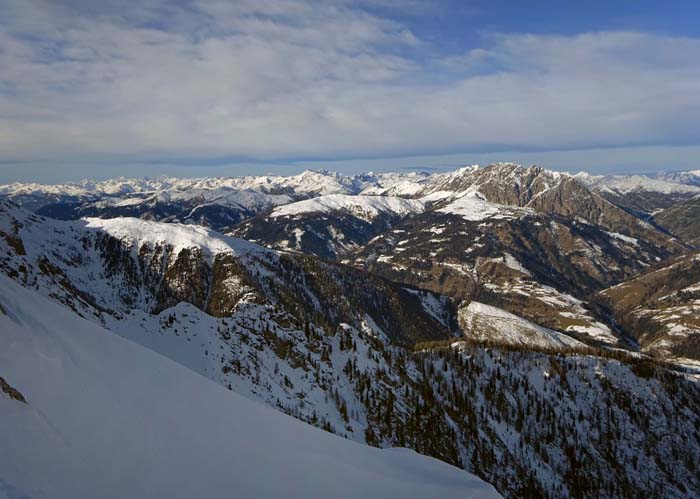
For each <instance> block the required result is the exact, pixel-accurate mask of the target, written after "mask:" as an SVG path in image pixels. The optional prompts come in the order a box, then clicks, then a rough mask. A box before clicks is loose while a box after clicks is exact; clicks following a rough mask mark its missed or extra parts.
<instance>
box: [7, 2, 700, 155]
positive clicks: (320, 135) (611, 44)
mask: <svg viewBox="0 0 700 499" xmlns="http://www.w3.org/2000/svg"><path fill="white" fill-rule="evenodd" d="M99 3H102V2H99ZM94 4H95V3H94V2H89V1H87V0H70V1H67V2H64V3H61V4H57V3H56V2H46V3H44V2H41V1H35V0H0V11H2V12H3V16H2V17H1V19H0V68H2V71H0V160H4V161H21V160H32V161H35V160H53V159H56V158H59V159H61V160H70V159H76V160H104V159H110V160H114V159H118V158H124V159H134V158H137V159H139V160H150V159H178V160H180V159H183V158H184V159H187V158H191V159H192V160H193V161H197V160H201V159H203V158H215V157H222V158H251V159H255V160H262V161H266V160H270V161H271V160H284V159H285V158H343V157H344V158H353V157H377V156H408V155H413V154H429V153H442V152H459V151H474V152H488V151H499V150H507V149H517V150H557V149H577V148H592V147H608V146H634V145H644V146H649V145H694V144H700V126H699V125H700V118H698V116H700V91H698V90H699V89H700V64H699V63H698V60H697V54H698V53H700V40H699V39H693V38H680V37H672V36H662V35H654V34H645V33H635V32H600V33H587V34H581V35H577V36H544V35H527V34H509V33H500V34H494V33H488V34H484V35H483V36H482V37H481V43H480V45H479V46H478V47H472V48H469V49H467V50H464V51H463V52H461V53H454V52H446V51H445V50H444V49H443V48H442V47H441V46H440V45H439V44H437V43H435V41H434V40H433V41H426V40H422V39H420V38H419V37H417V36H416V35H415V34H414V33H413V32H412V31H411V29H410V27H409V26H407V25H405V24H402V23H401V22H399V21H397V17H395V16H392V15H391V13H392V12H393V9H394V2H392V1H391V0H384V1H381V0H374V1H370V0H368V1H365V2H361V3H358V2H350V1H343V0H334V1H326V2H314V1H311V0H239V1H236V2H229V1H223V0H222V1H206V2H205V1H199V0H194V1H188V2H186V3H170V2H160V1H155V0H149V1H146V2H142V3H140V4H139V7H138V8H136V7H135V5H136V4H135V3H134V2H127V1H123V2H112V3H110V4H111V7H110V8H109V9H105V8H104V7H100V8H96V7H94ZM415 7H416V10H417V11H420V10H421V9H422V8H424V6H421V5H420V3H419V2H415ZM380 13H381V14H380Z"/></svg>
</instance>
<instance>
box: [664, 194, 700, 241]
mask: <svg viewBox="0 0 700 499" xmlns="http://www.w3.org/2000/svg"><path fill="white" fill-rule="evenodd" d="M654 221H655V222H656V223H657V224H659V225H660V226H662V227H663V228H665V229H666V230H668V231H669V232H671V233H673V234H675V235H677V236H678V237H679V238H681V239H682V240H683V241H685V242H686V243H688V244H690V245H691V246H694V247H696V248H698V247H700V197H695V198H693V199H690V200H688V201H685V202H682V203H678V204H675V205H673V206H670V207H668V208H666V209H665V210H662V211H661V212H659V213H658V214H656V215H655V216H654Z"/></svg>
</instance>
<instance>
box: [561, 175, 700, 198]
mask: <svg viewBox="0 0 700 499" xmlns="http://www.w3.org/2000/svg"><path fill="white" fill-rule="evenodd" d="M688 173H690V174H692V172H688ZM574 177H575V178H576V179H578V180H579V181H580V182H582V183H583V184H585V185H586V186H587V187H589V188H591V189H596V188H597V189H602V190H608V191H612V192H617V193H620V194H625V193H628V192H631V191H648V192H659V193H661V194H673V193H697V194H700V187H697V186H695V185H689V184H685V183H681V182H678V181H674V180H671V179H670V178H669V179H664V178H653V177H649V176H647V175H609V176H603V175H591V174H589V173H585V172H581V173H577V174H576V175H574Z"/></svg>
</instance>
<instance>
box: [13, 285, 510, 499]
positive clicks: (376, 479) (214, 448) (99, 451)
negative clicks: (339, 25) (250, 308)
mask: <svg viewBox="0 0 700 499" xmlns="http://www.w3.org/2000/svg"><path fill="white" fill-rule="evenodd" d="M0 303H1V304H2V308H1V309H0V310H2V312H1V313H0V324H1V326H2V327H0V341H2V344H3V348H2V349H0V366H2V367H1V368H0V369H2V376H3V377H4V378H5V379H6V380H8V382H9V383H11V384H12V385H13V386H14V387H15V388H16V389H18V390H19V391H20V392H21V393H22V394H23V395H24V397H25V398H26V400H27V403H26V404H24V403H22V402H18V401H16V400H12V399H10V398H8V397H6V396H4V395H3V396H0V413H1V414H2V422H3V424H2V425H1V426H0V447H1V448H2V449H3V452H2V453H0V497H7V498H15V497H32V498H34V499H38V498H42V497H52V498H63V497H65V498H76V497H103V498H109V497H115V498H123V497H132V498H139V497H171V498H175V497H183V498H184V497H188V498H189V497H207V498H215V497H233V496H235V497H281V496H284V497H288V498H295V497H300V498H301V497H304V498H312V497H363V498H371V497H389V496H393V497H421V498H422V497H440V498H443V497H461V498H464V497H473V498H487V497H498V494H497V493H496V492H495V491H494V489H493V488H492V487H491V486H489V485H488V484H486V483H484V482H482V481H481V480H479V479H477V478H475V477H474V476H472V475H470V474H468V473H466V472H463V471H461V470H459V469H457V468H454V467H451V466H448V465H446V464H444V463H441V462H439V461H437V460H435V459H431V458H427V457H422V456H419V455H417V454H415V453H413V452H411V451H408V450H405V449H401V450H378V449H375V448H371V447H366V446H362V445H358V444H355V443H352V442H349V441H347V440H344V439H342V438H339V437H335V436H333V435H330V434H328V433H325V432H322V431H320V430H317V429H315V428H312V427H311V426H307V425H305V424H303V423H300V422H298V421H296V420H294V419H292V418H290V417H287V416H284V415H282V414H280V413H278V412H276V411H274V410H273V409H271V408H268V407H265V406H263V405H260V404H257V403H254V402H251V401H249V400H246V399H244V398H242V397H240V396H238V395H236V394H233V393H230V392H228V391H226V390H225V389H223V388H221V387H219V386H217V385H216V384H214V383H211V382H209V381H207V380H205V379H204V378H201V377H199V376H198V375H196V374H194V373H192V372H191V371H189V370H187V369H185V368H183V367H181V366H179V365H177V364H175V363H173V362H172V361H170V360H167V359H165V358H164V357H161V356H159V355H157V354H155V353H152V352H150V351H148V350H145V349H142V348H141V347H138V346H137V345H135V344H133V343H130V342H128V341H126V340H123V339H121V338H119V337H117V336H114V335H111V334H109V333H108V332H106V331H105V330H103V329H101V328H99V327H98V326H96V325H94V324H93V323H90V322H88V321H85V320H82V319H79V318H77V317H76V316H75V315H73V314H72V313H71V312H69V311H68V310H66V309H64V308H62V307H60V306H58V305H56V304H54V303H52V302H50V301H49V300H47V299H44V298H42V297H40V296H38V295H37V294H35V293H33V292H31V291H29V290H26V289H24V288H21V287H20V286H18V285H17V284H15V283H13V282H12V281H10V280H9V279H7V278H6V277H4V276H3V277H0Z"/></svg>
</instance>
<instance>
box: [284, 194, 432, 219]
mask: <svg viewBox="0 0 700 499" xmlns="http://www.w3.org/2000/svg"><path fill="white" fill-rule="evenodd" d="M423 209H424V206H423V203H422V202H421V201H418V200H414V199H402V198H398V197H388V196H348V195H343V194H332V195H328V196H320V197H317V198H312V199H307V200H304V201H299V202H296V203H291V204H287V205H284V206H280V207H279V208H276V209H275V210H274V211H273V212H272V214H271V216H272V217H283V216H294V215H302V214H305V213H331V212H333V211H349V212H351V213H353V214H355V215H356V216H358V217H359V218H362V219H368V220H371V219H373V218H375V217H376V216H377V215H379V214H381V213H390V214H393V215H399V216H405V215H409V214H412V213H420V212H422V211H423Z"/></svg>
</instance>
